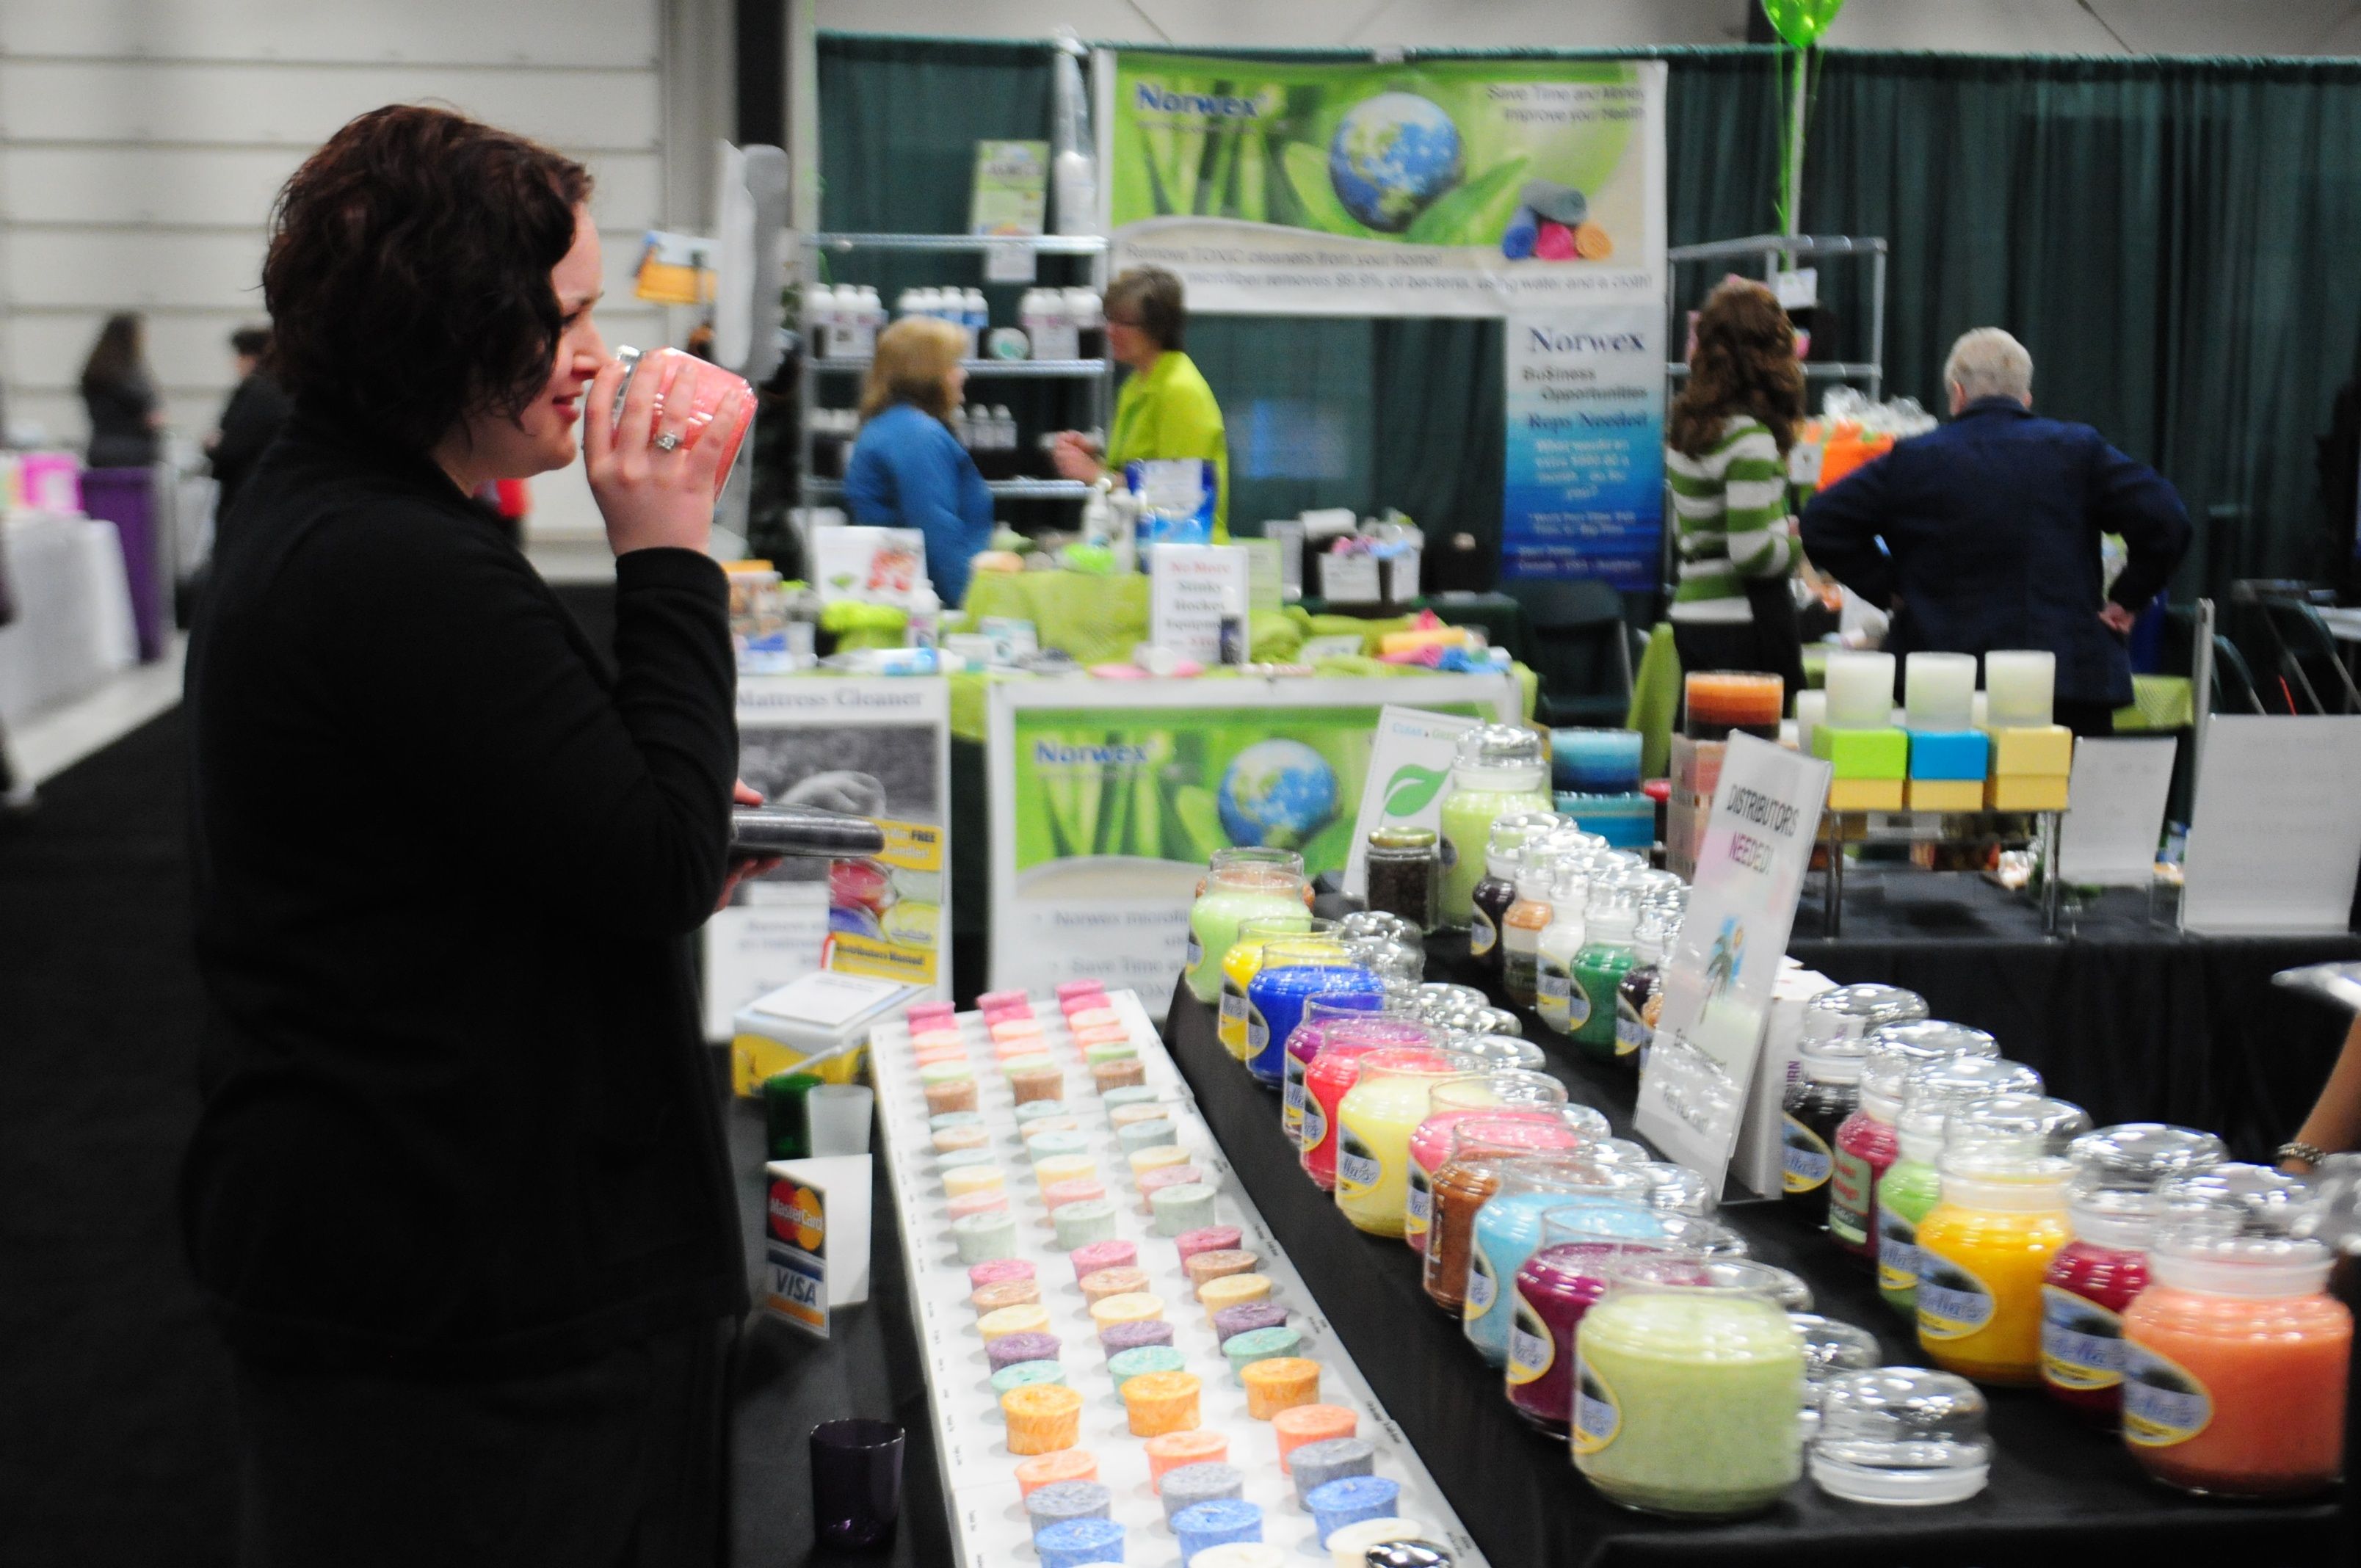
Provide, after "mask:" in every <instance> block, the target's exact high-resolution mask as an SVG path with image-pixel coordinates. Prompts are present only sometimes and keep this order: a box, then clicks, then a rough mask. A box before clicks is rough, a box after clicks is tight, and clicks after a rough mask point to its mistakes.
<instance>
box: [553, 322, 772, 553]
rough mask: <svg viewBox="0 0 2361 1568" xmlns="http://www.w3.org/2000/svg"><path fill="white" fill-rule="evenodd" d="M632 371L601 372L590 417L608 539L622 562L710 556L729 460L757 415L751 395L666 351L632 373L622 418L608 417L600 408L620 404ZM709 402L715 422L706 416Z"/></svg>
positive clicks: (586, 440)
mask: <svg viewBox="0 0 2361 1568" xmlns="http://www.w3.org/2000/svg"><path fill="white" fill-rule="evenodd" d="M628 369H629V367H627V366H626V365H625V364H624V362H623V361H622V360H620V359H610V360H609V361H608V362H607V363H606V364H605V365H604V366H602V367H600V368H599V371H598V378H597V379H596V380H594V381H592V382H591V384H590V396H589V398H588V406H587V408H586V409H585V411H584V412H585V414H586V416H587V417H586V418H585V419H584V421H583V450H584V454H585V463H586V465H587V466H588V469H589V476H590V493H591V494H592V495H593V496H594V497H596V498H597V499H598V510H599V512H600V513H601V514H602V515H603V516H604V517H605V518H606V520H607V542H608V543H609V545H610V546H611V547H612V548H613V550H614V552H615V554H618V555H622V554H629V553H630V552H631V551H633V550H648V549H660V548H666V547H670V548H675V549H682V550H702V549H703V548H705V542H706V540H707V538H708V535H710V533H711V532H712V530H713V504H714V500H715V499H716V497H717V496H718V495H719V491H720V488H721V482H722V480H723V478H725V477H727V475H728V472H729V469H728V466H727V465H728V460H729V459H730V458H731V457H734V456H735V455H737V452H738V445H739V442H740V440H741V437H742V436H743V435H744V433H745V427H746V424H747V422H748V421H749V420H750V419H751V418H752V416H753V400H752V393H751V392H750V391H749V389H748V388H747V386H746V383H745V382H744V381H742V380H741V379H739V378H737V377H735V376H731V375H730V374H729V373H728V372H727V371H725V370H722V369H720V368H719V367H715V366H711V365H708V364H706V363H705V362H704V361H703V360H700V359H696V358H693V357H691V356H688V355H686V354H681V353H678V352H675V351H674V350H671V349H664V350H662V351H660V352H657V353H653V354H651V355H649V356H647V360H646V362H644V363H642V366H641V373H640V374H637V375H633V376H631V387H630V389H629V390H628V391H625V392H624V394H623V406H622V410H621V413H620V418H615V419H611V420H610V419H605V418H601V417H600V411H602V410H607V409H611V408H613V407H614V406H615V394H616V391H617V389H619V388H620V387H621V386H622V383H623V378H624V377H625V375H626V374H627V373H628ZM707 382H721V383H725V384H726V389H725V390H722V391H721V392H720V393H719V397H718V398H716V397H715V396H714V392H713V389H712V387H711V386H709V385H703V384H701V383H707ZM700 394H702V395H700ZM708 403H709V404H710V405H711V409H712V412H711V417H710V418H709V420H700V419H698V418H697V411H700V410H701V409H702V408H703V407H704V406H705V405H706V404H708ZM682 410H687V411H689V413H688V417H686V418H684V417H683V415H682V413H681V412H680V411H682Z"/></svg>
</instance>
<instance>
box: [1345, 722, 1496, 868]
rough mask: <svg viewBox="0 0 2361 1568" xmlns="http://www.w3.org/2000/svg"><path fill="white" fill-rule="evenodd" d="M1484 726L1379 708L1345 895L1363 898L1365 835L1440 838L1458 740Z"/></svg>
mask: <svg viewBox="0 0 2361 1568" xmlns="http://www.w3.org/2000/svg"><path fill="white" fill-rule="evenodd" d="M1482 722H1483V720H1482V719H1480V718H1461V717H1459V716H1458V715H1456V714H1450V713H1427V712H1424V711H1422V710H1421V709H1419V708H1415V707H1394V706H1393V705H1392V704H1390V703H1389V704H1387V705H1386V706H1385V707H1381V708H1379V709H1378V736H1377V740H1376V741H1375V743H1374V744H1372V745H1371V747H1370V748H1369V771H1368V773H1367V776H1366V777H1364V778H1363V779H1362V780H1361V810H1360V814H1359V815H1358V816H1357V817H1355V818H1354V819H1353V850H1352V853H1350V854H1349V855H1347V856H1346V857H1345V892H1346V893H1348V894H1351V895H1352V896H1353V897H1355V898H1363V897H1367V894H1368V891H1369V835H1370V834H1372V833H1374V832H1376V831H1377V830H1378V828H1380V827H1384V826H1388V825H1400V826H1406V827H1415V828H1435V829H1436V830H1437V832H1438V834H1439V833H1440V831H1441V828H1442V826H1443V796H1444V789H1445V786H1446V785H1448V784H1450V782H1451V759H1452V757H1453V755H1454V754H1455V752H1456V751H1457V750H1458V746H1459V738H1460V737H1461V736H1462V735H1465V734H1466V733H1467V731H1469V730H1470V729H1475V728H1476V726H1477V725H1478V724H1480V723H1482Z"/></svg>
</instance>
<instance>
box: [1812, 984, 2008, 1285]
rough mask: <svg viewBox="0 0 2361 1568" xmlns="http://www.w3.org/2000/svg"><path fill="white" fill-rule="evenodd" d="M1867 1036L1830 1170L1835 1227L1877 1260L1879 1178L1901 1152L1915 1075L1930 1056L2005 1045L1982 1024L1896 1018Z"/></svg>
mask: <svg viewBox="0 0 2361 1568" xmlns="http://www.w3.org/2000/svg"><path fill="white" fill-rule="evenodd" d="M1868 1038H1869V1043H1870V1055H1869V1060H1868V1061H1867V1062H1866V1063H1864V1064H1863V1065H1862V1067H1861V1105H1860V1107H1859V1108H1858V1109H1856V1110H1855V1111H1854V1112H1853V1113H1852V1114H1851V1115H1850V1116H1848V1117H1846V1118H1845V1120H1844V1124H1843V1125H1842V1126H1840V1127H1839V1128H1838V1129H1837V1137H1836V1163H1835V1166H1834V1168H1833V1169H1832V1170H1831V1172H1830V1174H1829V1176H1828V1235H1829V1237H1830V1238H1831V1239H1832V1240H1834V1241H1835V1242H1836V1244H1837V1245H1838V1246H1839V1247H1841V1248H1843V1249H1844V1250H1845V1251H1847V1252H1849V1253H1851V1254H1852V1255H1854V1256H1856V1257H1859V1258H1861V1259H1863V1260H1864V1261H1866V1262H1868V1263H1869V1264H1870V1265H1871V1266H1872V1267H1873V1266H1875V1264H1876V1261H1877V1183H1878V1181H1879V1180H1880V1179H1882V1178H1883V1176H1884V1175H1885V1172H1886V1171H1887V1170H1888V1169H1889V1168H1891V1167H1892V1166H1893V1164H1894V1160H1895V1159H1896V1158H1897V1157H1899V1156H1900V1153H1901V1140H1900V1136H1899V1135H1898V1134H1897V1133H1896V1132H1895V1130H1894V1120H1895V1118H1896V1117H1898V1116H1900V1115H1901V1113H1902V1095H1903V1091H1904V1088H1905V1086H1906V1085H1907V1084H1908V1082H1909V1080H1910V1075H1911V1074H1912V1073H1913V1072H1915V1071H1916V1070H1917V1069H1918V1068H1920V1067H1921V1066H1923V1065H1925V1064H1927V1063H1928V1062H1936V1061H1943V1060H1947V1059H1949V1058H1951V1057H1953V1056H1982V1057H1997V1056H1998V1055H2000V1045H1999V1042H1997V1041H1995V1040H1994V1039H1993V1037H1992V1036H1990V1035H1987V1034H1985V1033H1984V1032H1983V1031H1982V1030H1981V1029H1970V1028H1968V1027H1966V1026H1965V1025H1956V1024H1943V1025H1927V1024H1901V1025H1886V1026H1883V1027H1881V1028H1878V1029H1873V1030H1872V1031H1871V1032H1870V1034H1869V1036H1868ZM1950 1047H1956V1048H1950Z"/></svg>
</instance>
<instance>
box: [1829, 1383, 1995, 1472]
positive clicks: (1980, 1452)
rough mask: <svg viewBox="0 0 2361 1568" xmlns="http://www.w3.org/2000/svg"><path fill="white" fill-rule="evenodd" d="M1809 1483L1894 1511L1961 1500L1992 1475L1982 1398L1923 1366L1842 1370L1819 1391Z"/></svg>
mask: <svg viewBox="0 0 2361 1568" xmlns="http://www.w3.org/2000/svg"><path fill="white" fill-rule="evenodd" d="M1818 1392H1819V1400H1818V1402H1819V1426H1818V1430H1817V1434H1816V1435H1815V1436H1814V1438H1813V1440H1812V1479H1813V1480H1814V1481H1817V1483H1819V1486H1820V1489H1821V1490H1822V1491H1825V1492H1827V1493H1828V1495H1829V1496H1830V1497H1843V1498H1846V1499H1847V1500H1849V1501H1851V1502H1856V1503H1883V1504H1888V1505H1896V1506H1909V1505H1913V1504H1931V1503H1957V1502H1964V1501H1965V1500H1966V1499H1968V1498H1970V1497H1974V1496H1975V1495H1976V1494H1977V1493H1978V1492H1981V1491H1982V1490H1983V1488H1984V1483H1985V1481H1986V1480H1987V1479H1988V1478H1989V1477H1990V1476H1991V1474H1992V1442H1991V1440H1990V1439H1989V1438H1988V1437H1986V1435H1985V1427H1984V1418H1985V1404H1984V1397H1983V1395H1982V1392H1980V1391H1979V1390H1978V1389H1977V1387H1976V1386H1975V1385H1974V1384H1972V1383H1970V1382H1969V1381H1968V1380H1967V1379H1965V1378H1963V1377H1957V1376H1952V1375H1951V1374H1950V1373H1948V1372H1930V1371H1928V1370H1927V1368H1925V1367H1923V1366H1880V1367H1876V1368H1873V1369H1867V1370H1862V1371H1855V1372H1846V1373H1842V1374H1839V1375H1838V1376H1834V1377H1831V1378H1829V1379H1828V1381H1827V1382H1825V1383H1824V1384H1822V1385H1821V1387H1820V1388H1819V1391H1818Z"/></svg>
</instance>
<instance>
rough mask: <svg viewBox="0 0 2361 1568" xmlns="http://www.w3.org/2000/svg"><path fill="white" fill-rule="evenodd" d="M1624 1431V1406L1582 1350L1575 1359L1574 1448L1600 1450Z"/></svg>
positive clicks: (1581, 1451)
mask: <svg viewBox="0 0 2361 1568" xmlns="http://www.w3.org/2000/svg"><path fill="white" fill-rule="evenodd" d="M1622 1430H1623V1406H1622V1404H1621V1402H1620V1401H1619V1400H1618V1399H1617V1398H1615V1390H1614V1389H1613V1388H1610V1387H1608V1384H1607V1379H1606V1378H1604V1377H1601V1376H1598V1373H1596V1372H1594V1371H1592V1370H1591V1369H1590V1366H1589V1365H1588V1364H1587V1363H1586V1362H1585V1361H1584V1360H1583V1359H1582V1357H1581V1355H1580V1354H1579V1353H1577V1354H1576V1356H1575V1358H1574V1433H1573V1436H1574V1451H1575V1453H1598V1452H1599V1451H1600V1450H1601V1449H1603V1448H1605V1447H1606V1446H1607V1445H1608V1444H1609V1443H1611V1442H1614V1441H1615V1438H1616V1435H1617V1434H1618V1433H1620V1431H1622Z"/></svg>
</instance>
